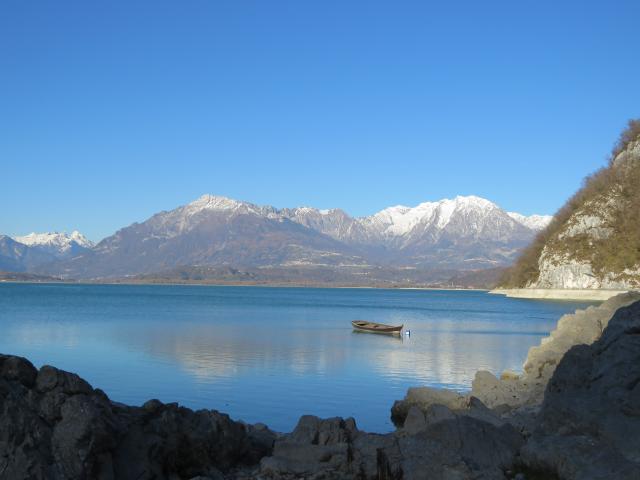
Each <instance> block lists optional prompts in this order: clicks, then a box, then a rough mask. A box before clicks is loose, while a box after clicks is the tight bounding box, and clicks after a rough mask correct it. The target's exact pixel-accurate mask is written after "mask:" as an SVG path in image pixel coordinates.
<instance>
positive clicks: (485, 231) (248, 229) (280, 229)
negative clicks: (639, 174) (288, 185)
mask: <svg viewBox="0 0 640 480" xmlns="http://www.w3.org/2000/svg"><path fill="white" fill-rule="evenodd" d="M550 220H551V217H550V216H541V215H532V216H524V215H520V214H518V213H513V212H506V211H505V210H503V209H501V208H500V207H498V206H497V205H496V204H494V203H492V202H490V201H488V200H485V199H483V198H480V197H476V196H466V197H465V196H458V197H456V198H454V199H445V200H440V201H437V202H425V203H421V204H420V205H418V206H416V207H405V206H394V207H389V208H386V209H384V210H382V211H380V212H378V213H376V214H374V215H371V216H367V217H351V216H350V215H348V214H347V213H346V212H344V211H343V210H340V209H331V210H319V209H315V208H310V207H300V208H284V209H277V208H275V207H271V206H259V205H255V204H252V203H249V202H243V201H238V200H233V199H230V198H226V197H222V196H215V195H203V196H202V197H200V198H198V199H197V200H195V201H193V202H191V203H189V204H187V205H184V206H181V207H178V208H176V209H174V210H171V211H163V212H160V213H157V214H155V215H153V216H152V217H151V218H149V219H147V220H146V221H144V222H142V223H134V224H132V225H130V226H128V227H125V228H123V229H121V230H118V231H117V232H116V233H115V234H113V235H111V236H109V237H107V238H105V239H103V240H102V241H100V242H99V243H97V244H95V245H93V244H92V243H91V242H90V241H88V240H87V239H86V238H85V237H84V236H82V235H81V234H80V233H79V232H73V233H72V234H70V235H68V234H59V233H55V234H35V233H33V234H30V235H26V236H24V237H14V238H9V237H7V236H0V269H3V270H12V271H21V272H30V273H40V274H46V275H56V276H61V277H63V278H71V279H114V278H121V277H132V276H137V275H147V276H148V275H153V274H163V273H166V272H170V271H174V270H176V269H182V270H183V271H184V269H185V268H194V269H200V271H202V269H205V270H206V269H209V271H211V269H214V270H215V269H218V270H219V269H220V268H222V269H229V268H231V269H241V270H242V271H256V270H260V272H262V273H263V274H264V272H265V271H267V270H269V269H278V271H279V272H283V271H286V270H287V269H289V270H293V269H297V270H298V275H302V276H304V274H300V273H299V271H300V269H303V270H304V269H316V270H317V269H324V270H325V271H329V272H331V271H336V270H338V269H340V270H342V271H349V272H352V274H353V275H356V278H357V275H361V277H363V276H366V275H369V274H370V273H371V271H372V269H373V270H377V271H380V269H384V270H385V272H388V271H389V270H390V269H391V270H399V271H403V270H404V271H408V270H421V271H441V272H442V271H446V272H451V273H456V272H467V271H475V270H478V269H485V268H495V267H501V266H506V265H509V264H510V263H511V262H512V261H513V260H514V258H515V256H516V255H517V253H518V251H519V250H520V249H521V248H523V247H524V246H525V245H527V244H528V243H529V242H530V241H531V240H532V238H533V237H534V236H535V235H536V233H537V232H538V231H539V230H540V229H542V228H544V227H545V226H546V225H547V224H548V223H549V221H550ZM216 271H217V270H216ZM309 271H311V270H309ZM354 272H355V273H354ZM353 275H352V276H353ZM356 283H357V282H356ZM365 283H366V282H365Z"/></svg>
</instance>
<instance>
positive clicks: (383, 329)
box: [351, 320, 404, 335]
mask: <svg viewBox="0 0 640 480" xmlns="http://www.w3.org/2000/svg"><path fill="white" fill-rule="evenodd" d="M351 325H353V328H355V329H356V330H360V331H362V332H371V333H390V334H395V335H400V334H401V333H402V327H403V326H404V325H400V326H399V327H395V326H393V325H385V324H384V323H375V322H366V321H364V320H354V321H352V322H351Z"/></svg>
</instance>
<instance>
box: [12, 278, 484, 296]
mask: <svg viewBox="0 0 640 480" xmlns="http://www.w3.org/2000/svg"><path fill="white" fill-rule="evenodd" d="M3 283H13V284H25V283H26V284H36V285H60V284H64V285H142V286H149V285H155V286H174V287H175V286H185V287H263V288H322V289H336V290H338V289H365V290H366V289H368V290H434V291H456V292H457V291H462V292H465V291H469V292H488V293H490V290H489V289H487V288H465V287H394V286H373V285H372V286H368V285H336V286H330V285H322V284H319V285H303V284H286V283H204V282H200V283H198V282H119V281H113V282H106V281H105V282H102V281H83V280H78V281H76V280H60V281H51V280H47V281H38V280H1V279H0V284H3Z"/></svg>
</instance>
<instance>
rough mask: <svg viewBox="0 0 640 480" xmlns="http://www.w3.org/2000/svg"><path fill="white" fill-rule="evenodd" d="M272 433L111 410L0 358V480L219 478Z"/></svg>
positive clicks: (145, 411) (188, 415)
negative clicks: (27, 479) (0, 479)
mask: <svg viewBox="0 0 640 480" xmlns="http://www.w3.org/2000/svg"><path fill="white" fill-rule="evenodd" d="M274 439H275V434H273V433H272V432H270V431H269V430H268V429H266V428H264V427H262V428H261V427H259V426H258V427H253V426H249V425H244V424H241V423H239V422H235V421H232V420H231V419H230V418H229V417H228V416H227V415H225V414H222V413H219V412H217V411H214V410H200V411H196V412H194V411H192V410H190V409H188V408H183V407H179V406H178V405H177V404H163V403H161V402H159V401H158V400H150V401H149V402H147V403H145V404H144V405H143V406H142V407H130V406H126V405H121V404H116V403H113V402H111V401H110V400H109V398H108V397H107V396H106V395H105V394H104V393H103V392H102V391H100V390H98V389H93V388H92V387H91V386H90V385H89V384H88V383H87V382H86V381H84V380H83V379H81V378H80V377H78V376H77V375H75V374H73V373H68V372H64V371H62V370H58V369H56V368H54V367H50V366H44V367H42V368H41V369H40V370H36V368H35V367H34V366H33V365H32V364H31V363H30V362H29V361H28V360H26V359H24V358H20V357H14V356H6V355H0V478H2V479H26V478H29V479H47V480H49V479H55V480H57V479H65V480H67V479H69V480H70V479H78V480H81V479H100V480H110V479H125V480H126V479H178V478H192V477H196V476H198V475H201V476H208V477H211V478H220V477H221V476H222V474H223V473H224V472H229V471H231V470H233V469H235V468H239V467H241V466H246V465H252V464H257V463H258V462H259V460H260V459H261V458H262V457H263V456H265V455H268V454H269V453H270V452H271V449H272V446H273V441H274Z"/></svg>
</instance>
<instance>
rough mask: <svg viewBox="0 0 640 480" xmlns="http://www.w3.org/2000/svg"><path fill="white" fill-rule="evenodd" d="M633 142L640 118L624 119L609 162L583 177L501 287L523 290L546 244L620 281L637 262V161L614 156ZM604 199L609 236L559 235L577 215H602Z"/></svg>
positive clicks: (639, 240)
mask: <svg viewBox="0 0 640 480" xmlns="http://www.w3.org/2000/svg"><path fill="white" fill-rule="evenodd" d="M634 141H640V120H630V121H629V124H628V126H627V128H626V129H625V130H624V131H623V132H622V134H621V135H620V138H619V139H618V141H617V142H616V144H615V146H614V148H613V151H612V153H611V156H610V159H609V162H608V165H607V166H605V167H603V168H601V169H600V170H598V171H597V172H595V173H593V174H592V175H590V176H588V177H587V178H585V180H584V183H583V186H582V188H581V189H580V190H579V191H578V192H577V193H575V194H574V195H573V196H572V197H571V198H570V199H569V200H568V201H567V203H566V204H565V205H564V206H563V207H562V208H561V209H560V210H559V211H558V212H557V213H556V214H555V216H554V219H553V221H552V222H551V223H550V224H549V226H548V227H547V228H546V229H545V230H543V231H542V232H540V233H539V234H538V235H537V237H536V238H535V239H534V241H533V242H532V244H531V245H529V246H528V247H527V248H526V249H525V250H524V251H523V252H522V254H521V255H520V257H519V258H518V260H516V263H515V264H514V265H513V266H512V267H511V268H509V269H507V271H506V272H505V274H504V275H503V277H502V279H501V281H500V286H501V287H503V288H523V287H526V286H527V285H529V284H531V283H532V282H534V281H536V280H537V279H538V277H539V275H540V271H539V264H538V260H539V258H540V255H541V253H542V251H543V249H544V248H545V247H546V249H547V250H546V251H547V252H549V253H559V254H561V255H562V256H563V257H564V258H566V259H568V260H576V261H581V262H584V261H587V262H590V263H591V265H592V269H593V272H594V273H595V274H596V275H597V276H598V277H600V278H602V277H603V276H604V275H606V274H607V273H613V274H614V275H616V276H617V277H618V278H620V279H624V277H625V275H626V274H625V270H626V269H633V268H637V266H638V265H640V162H636V163H635V164H634V165H632V166H627V167H628V168H621V167H620V166H618V165H614V160H615V158H616V157H617V156H618V155H619V154H620V153H622V152H623V151H624V150H625V149H626V148H627V147H628V146H629V144H630V143H631V142H634ZM607 202H615V208H607V212H608V215H604V218H605V222H604V224H603V225H602V227H603V228H606V229H607V230H608V231H609V232H611V233H610V235H609V236H608V237H606V238H593V236H591V235H589V234H588V233H582V234H578V235H574V236H570V237H569V236H563V235H561V233H562V232H563V231H564V230H565V229H566V227H567V226H568V223H569V222H571V220H572V217H573V216H574V215H575V214H576V213H580V211H582V212H584V213H587V214H602V213H603V212H602V210H603V207H604V206H606V205H607Z"/></svg>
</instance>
